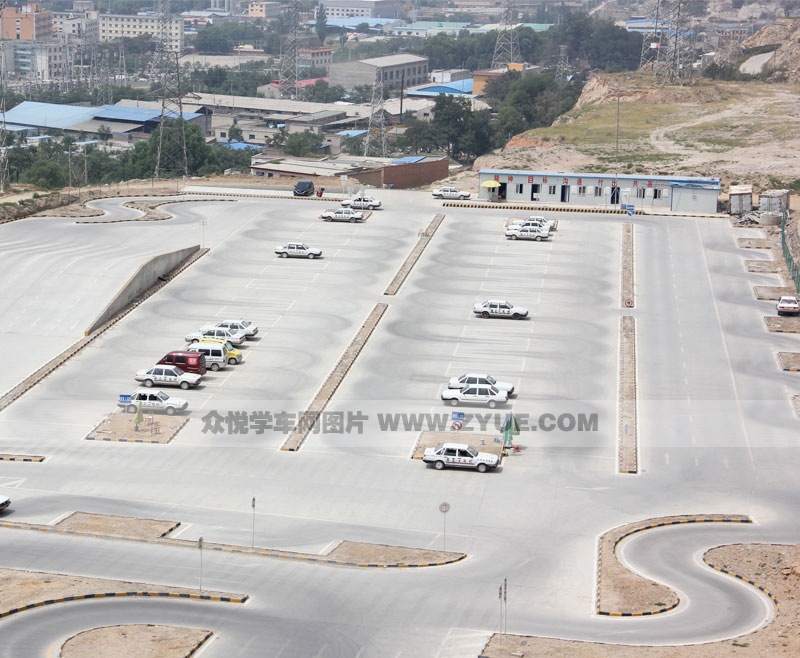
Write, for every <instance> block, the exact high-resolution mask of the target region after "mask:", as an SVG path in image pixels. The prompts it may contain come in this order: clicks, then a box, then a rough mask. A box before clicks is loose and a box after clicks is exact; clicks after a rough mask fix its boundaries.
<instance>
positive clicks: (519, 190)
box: [514, 183, 522, 194]
mask: <svg viewBox="0 0 800 658" xmlns="http://www.w3.org/2000/svg"><path fill="white" fill-rule="evenodd" d="M514 193H515V194H522V183H517V184H516V185H515V186H514Z"/></svg>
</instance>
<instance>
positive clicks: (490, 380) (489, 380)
mask: <svg viewBox="0 0 800 658" xmlns="http://www.w3.org/2000/svg"><path fill="white" fill-rule="evenodd" d="M486 381H487V382H488V383H489V384H491V385H492V386H494V385H495V384H496V383H497V382H496V381H495V378H494V377H490V376H489V375H486Z"/></svg>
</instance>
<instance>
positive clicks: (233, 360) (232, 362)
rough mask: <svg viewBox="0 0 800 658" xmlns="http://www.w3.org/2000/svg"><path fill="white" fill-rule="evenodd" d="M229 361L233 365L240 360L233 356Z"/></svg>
mask: <svg viewBox="0 0 800 658" xmlns="http://www.w3.org/2000/svg"><path fill="white" fill-rule="evenodd" d="M228 363H229V364H230V365H232V366H235V365H236V364H237V363H239V362H238V361H237V360H236V359H235V358H234V357H231V358H230V359H228Z"/></svg>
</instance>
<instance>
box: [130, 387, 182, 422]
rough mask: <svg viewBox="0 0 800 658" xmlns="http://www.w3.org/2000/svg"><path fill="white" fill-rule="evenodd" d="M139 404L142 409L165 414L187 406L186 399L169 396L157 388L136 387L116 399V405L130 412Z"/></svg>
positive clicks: (134, 410)
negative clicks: (131, 391)
mask: <svg viewBox="0 0 800 658" xmlns="http://www.w3.org/2000/svg"><path fill="white" fill-rule="evenodd" d="M140 404H141V405H142V411H163V412H164V413H166V414H167V416H172V415H173V414H174V413H175V412H176V411H184V410H185V409H188V408H189V403H188V402H187V401H186V400H183V399H182V398H173V397H170V396H169V395H167V394H166V393H164V391H161V390H159V389H157V388H137V389H136V390H135V391H134V392H133V393H131V394H130V395H120V396H119V400H118V401H117V406H118V407H123V408H124V409H125V410H126V411H127V412H128V413H131V414H132V413H136V412H137V411H138V410H139V405H140Z"/></svg>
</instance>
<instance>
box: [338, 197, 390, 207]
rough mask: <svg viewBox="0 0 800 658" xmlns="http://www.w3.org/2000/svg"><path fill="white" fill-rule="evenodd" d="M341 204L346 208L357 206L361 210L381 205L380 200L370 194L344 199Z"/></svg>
mask: <svg viewBox="0 0 800 658" xmlns="http://www.w3.org/2000/svg"><path fill="white" fill-rule="evenodd" d="M342 205H343V206H345V207H346V208H347V207H349V208H357V209H361V210H375V209H376V208H380V207H381V202H380V200H379V199H376V198H375V197H372V196H355V197H353V198H352V199H345V200H344V201H342Z"/></svg>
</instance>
